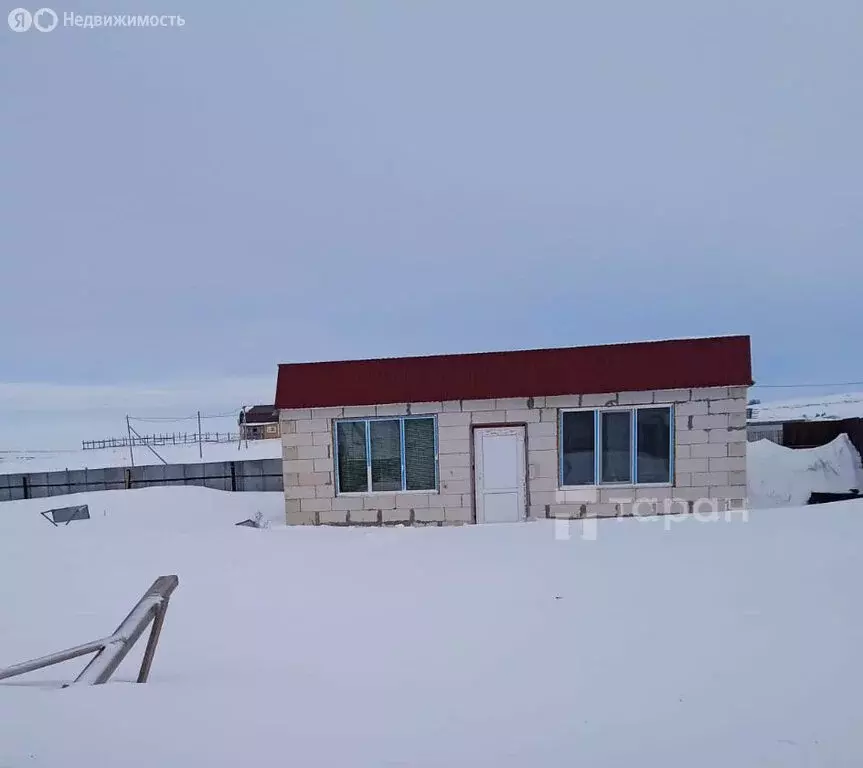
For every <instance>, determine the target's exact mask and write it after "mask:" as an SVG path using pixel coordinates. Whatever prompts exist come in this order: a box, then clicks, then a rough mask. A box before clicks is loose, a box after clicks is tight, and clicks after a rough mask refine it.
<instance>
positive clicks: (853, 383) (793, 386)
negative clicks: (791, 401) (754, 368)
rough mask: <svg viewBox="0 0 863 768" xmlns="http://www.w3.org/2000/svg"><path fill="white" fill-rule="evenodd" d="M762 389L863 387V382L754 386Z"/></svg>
mask: <svg viewBox="0 0 863 768" xmlns="http://www.w3.org/2000/svg"><path fill="white" fill-rule="evenodd" d="M752 386H753V387H761V388H762V389H794V388H795V387H863V381H839V382H834V383H832V384H753V385H752Z"/></svg>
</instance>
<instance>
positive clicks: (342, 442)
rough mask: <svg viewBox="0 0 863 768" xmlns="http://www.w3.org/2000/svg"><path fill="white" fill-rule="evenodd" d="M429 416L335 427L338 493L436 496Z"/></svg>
mask: <svg viewBox="0 0 863 768" xmlns="http://www.w3.org/2000/svg"><path fill="white" fill-rule="evenodd" d="M436 427H437V422H436V420H435V418H434V417H433V416H404V417H400V418H395V419H351V420H340V421H337V422H336V431H335V432H336V433H335V439H336V451H335V454H336V477H337V481H338V492H339V493H369V492H386V491H434V490H437V456H436V455H435V448H436Z"/></svg>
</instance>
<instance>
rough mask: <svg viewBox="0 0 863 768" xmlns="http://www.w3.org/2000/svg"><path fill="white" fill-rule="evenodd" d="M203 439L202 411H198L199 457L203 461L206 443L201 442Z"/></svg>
mask: <svg viewBox="0 0 863 768" xmlns="http://www.w3.org/2000/svg"><path fill="white" fill-rule="evenodd" d="M201 440H202V435H201V412H200V411H198V457H199V458H200V459H201V461H203V460H204V445H203V443H202V442H201Z"/></svg>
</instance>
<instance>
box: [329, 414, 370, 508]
mask: <svg viewBox="0 0 863 768" xmlns="http://www.w3.org/2000/svg"><path fill="white" fill-rule="evenodd" d="M336 440H337V442H338V457H337V461H338V473H339V491H341V492H342V493H357V492H359V491H367V490H368V486H369V480H368V463H367V461H366V423H365V422H364V421H341V422H339V423H338V424H337V425H336Z"/></svg>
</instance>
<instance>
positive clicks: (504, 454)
mask: <svg viewBox="0 0 863 768" xmlns="http://www.w3.org/2000/svg"><path fill="white" fill-rule="evenodd" d="M524 461H525V459H524V427H478V428H477V429H476V430H474V487H475V492H476V521H477V522H478V523H515V522H517V521H519V520H524V519H525V517H526V515H525V505H526V491H527V481H526V479H525V463H524Z"/></svg>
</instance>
